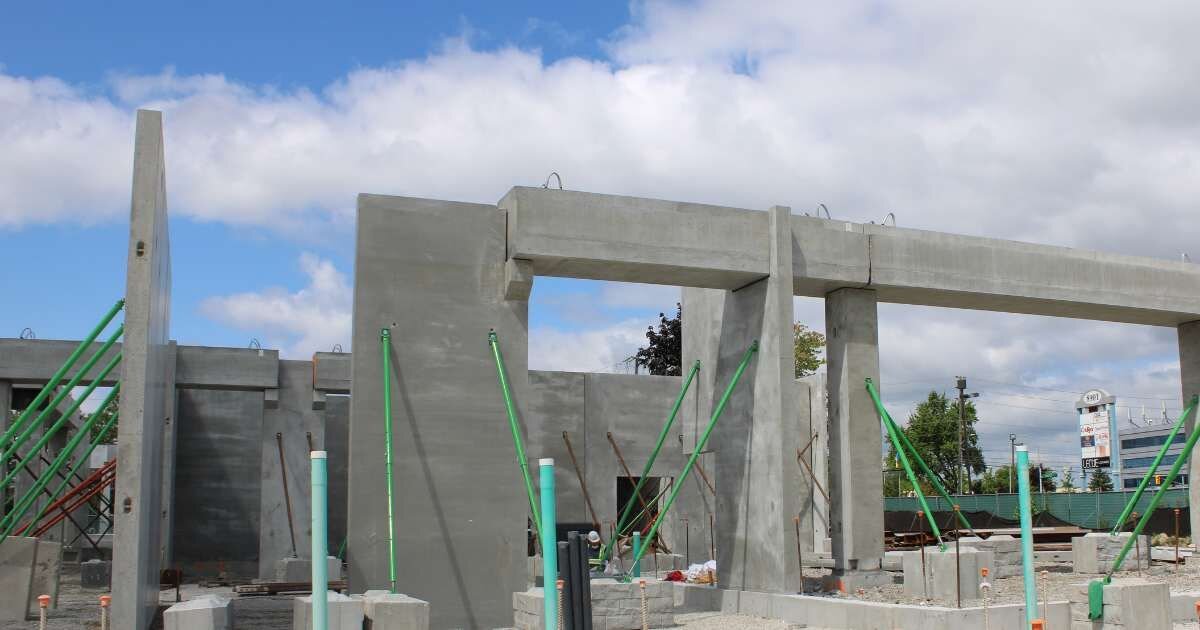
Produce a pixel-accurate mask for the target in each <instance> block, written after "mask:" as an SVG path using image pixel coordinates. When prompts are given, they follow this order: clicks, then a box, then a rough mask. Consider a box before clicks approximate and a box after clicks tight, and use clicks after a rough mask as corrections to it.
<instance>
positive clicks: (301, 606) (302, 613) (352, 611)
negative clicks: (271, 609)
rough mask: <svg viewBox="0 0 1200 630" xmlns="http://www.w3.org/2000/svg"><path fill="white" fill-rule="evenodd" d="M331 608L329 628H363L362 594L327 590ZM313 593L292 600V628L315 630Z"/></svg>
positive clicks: (329, 608)
mask: <svg viewBox="0 0 1200 630" xmlns="http://www.w3.org/2000/svg"><path fill="white" fill-rule="evenodd" d="M325 595H326V602H327V603H328V604H327V605H328V610H329V625H328V628H329V630H362V627H363V601H362V597H361V596H346V595H342V594H341V593H334V592H333V591H326V593H325ZM312 599H313V596H312V595H305V596H304V597H297V598H296V599H293V600H292V630H313V619H312Z"/></svg>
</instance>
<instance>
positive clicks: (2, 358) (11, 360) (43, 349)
mask: <svg viewBox="0 0 1200 630" xmlns="http://www.w3.org/2000/svg"><path fill="white" fill-rule="evenodd" d="M101 345H103V344H101V343H100V342H98V341H97V342H95V343H93V344H92V345H91V347H90V348H88V349H87V351H86V352H85V353H84V354H83V355H82V356H81V357H80V358H79V361H77V362H76V365H77V366H78V365H82V364H83V363H84V361H87V359H88V358H89V357H91V356H92V355H93V354H95V353H96V352H97V351H98V350H99V349H100V346H101ZM78 346H79V342H78V341H61V340H57V339H0V379H5V380H8V381H10V382H12V383H14V384H17V385H37V386H39V387H40V386H42V385H45V384H46V383H47V382H49V381H50V377H51V376H53V375H54V373H55V372H56V371H57V370H58V369H59V368H60V367H62V365H63V363H66V361H67V357H68V356H70V355H71V352H73V351H74V350H75V348H77V347H78ZM120 348H121V344H120V343H117V344H115V347H114V350H112V351H110V353H111V352H115V351H119V350H120ZM110 356H111V354H110ZM104 363H105V361H99V362H97V364H96V365H95V366H94V367H93V368H92V369H91V370H89V371H88V373H87V374H85V375H84V378H83V380H82V381H81V382H83V383H90V382H91V381H92V379H94V378H95V377H96V376H97V375H98V374H99V373H100V370H101V369H102V368H103V367H104ZM77 373H78V372H77V371H71V372H68V373H67V375H66V378H70V377H72V376H74V375H75V374H77ZM120 377H121V372H120V370H113V371H112V372H110V373H109V377H108V378H107V379H105V380H104V381H102V382H101V384H102V385H103V386H105V387H110V386H112V385H114V384H116V382H117V381H118V380H119V379H120ZM64 380H65V379H64Z"/></svg>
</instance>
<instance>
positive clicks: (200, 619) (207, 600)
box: [163, 595, 233, 630]
mask: <svg viewBox="0 0 1200 630" xmlns="http://www.w3.org/2000/svg"><path fill="white" fill-rule="evenodd" d="M232 629H233V607H232V606H231V605H230V601H229V598H227V597H218V596H216V595H203V596H201V597H197V598H196V599H190V600H188V601H186V602H180V603H178V604H175V605H174V606H171V607H170V608H168V609H166V610H165V611H164V612H163V630H232Z"/></svg>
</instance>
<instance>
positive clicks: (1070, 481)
mask: <svg viewBox="0 0 1200 630" xmlns="http://www.w3.org/2000/svg"><path fill="white" fill-rule="evenodd" d="M1062 488H1063V490H1066V491H1067V492H1070V491H1071V490H1074V489H1075V475H1074V474H1072V473H1071V469H1069V468H1067V469H1065V470H1063V478H1062Z"/></svg>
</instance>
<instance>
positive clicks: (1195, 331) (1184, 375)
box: [1178, 320, 1200, 549]
mask: <svg viewBox="0 0 1200 630" xmlns="http://www.w3.org/2000/svg"><path fill="white" fill-rule="evenodd" d="M1178 335H1179V380H1180V383H1181V385H1182V389H1183V398H1182V400H1184V401H1185V404H1186V401H1188V400H1190V399H1191V397H1192V396H1196V395H1200V320H1198V321H1193V322H1188V323H1186V324H1183V325H1181V326H1180V327H1179V333H1178ZM1186 425H1187V430H1188V431H1189V432H1190V431H1192V430H1193V429H1194V428H1195V427H1196V414H1195V413H1193V414H1192V417H1191V418H1189V419H1188V421H1187V423H1186ZM1183 470H1185V471H1187V473H1188V479H1200V456H1196V455H1195V454H1193V455H1192V459H1191V461H1190V462H1189V463H1188V465H1187V466H1186V467H1184V468H1183ZM1188 505H1200V483H1192V484H1190V485H1189V487H1188ZM1188 518H1189V520H1190V521H1191V527H1192V530H1191V531H1193V532H1200V510H1189V516H1188ZM1192 540H1193V545H1195V546H1196V548H1197V549H1200V544H1197V543H1196V542H1195V541H1200V536H1196V535H1194V534H1193V538H1192Z"/></svg>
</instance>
